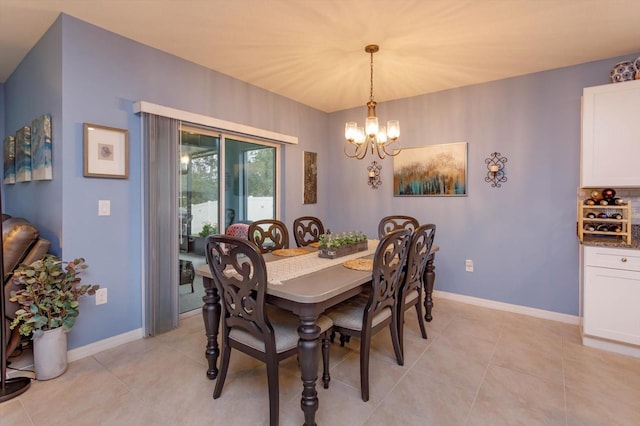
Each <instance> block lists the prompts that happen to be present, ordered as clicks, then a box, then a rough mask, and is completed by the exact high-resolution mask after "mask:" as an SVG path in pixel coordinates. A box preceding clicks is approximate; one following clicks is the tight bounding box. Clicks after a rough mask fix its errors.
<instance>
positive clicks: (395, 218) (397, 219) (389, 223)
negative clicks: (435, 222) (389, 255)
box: [378, 215, 419, 239]
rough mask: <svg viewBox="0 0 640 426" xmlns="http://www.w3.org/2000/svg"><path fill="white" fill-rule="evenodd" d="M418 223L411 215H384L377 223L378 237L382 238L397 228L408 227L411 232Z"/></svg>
mask: <svg viewBox="0 0 640 426" xmlns="http://www.w3.org/2000/svg"><path fill="white" fill-rule="evenodd" d="M418 225H419V223H418V220H417V219H416V218H414V217H411V216H403V215H392V216H385V217H383V218H382V219H380V222H379V223H378V238H380V239H382V237H384V236H385V235H387V234H388V233H389V232H392V231H397V230H398V229H408V230H410V231H411V232H413V231H414V230H415V229H416V228H417V227H418Z"/></svg>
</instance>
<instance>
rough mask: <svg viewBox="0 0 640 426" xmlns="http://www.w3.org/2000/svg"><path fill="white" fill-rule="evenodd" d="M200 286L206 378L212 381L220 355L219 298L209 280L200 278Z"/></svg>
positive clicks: (216, 290) (216, 371)
mask: <svg viewBox="0 0 640 426" xmlns="http://www.w3.org/2000/svg"><path fill="white" fill-rule="evenodd" d="M202 284H203V286H204V296H203V297H202V301H203V302H204V305H203V306H202V318H203V319H204V328H205V333H206V335H207V349H206V350H205V356H206V357H207V361H208V362H209V369H208V370H207V377H208V378H209V379H211V380H213V379H215V378H216V377H217V376H218V366H217V362H218V356H219V355H220V349H219V348H218V330H219V327H220V312H221V308H220V296H219V295H218V289H216V287H215V285H214V283H213V280H212V279H211V278H208V277H202Z"/></svg>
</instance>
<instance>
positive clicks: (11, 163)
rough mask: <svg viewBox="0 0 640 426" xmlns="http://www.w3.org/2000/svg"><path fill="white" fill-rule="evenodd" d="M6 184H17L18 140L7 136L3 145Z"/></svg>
mask: <svg viewBox="0 0 640 426" xmlns="http://www.w3.org/2000/svg"><path fill="white" fill-rule="evenodd" d="M2 159H3V166H4V180H3V182H4V183H7V184H8V183H16V138H15V137H14V136H7V137H6V138H4V143H3V144H2Z"/></svg>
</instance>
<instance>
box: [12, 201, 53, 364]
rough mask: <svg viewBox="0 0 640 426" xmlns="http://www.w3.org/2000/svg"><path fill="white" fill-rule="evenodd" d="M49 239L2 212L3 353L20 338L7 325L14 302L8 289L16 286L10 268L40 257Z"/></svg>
mask: <svg viewBox="0 0 640 426" xmlns="http://www.w3.org/2000/svg"><path fill="white" fill-rule="evenodd" d="M50 246H51V242H50V241H49V240H46V239H44V238H40V233H39V232H38V229H37V228H36V227H35V226H33V225H32V224H31V223H30V222H29V221H28V220H26V219H23V218H18V217H11V216H9V215H6V214H3V215H2V255H3V256H2V257H3V260H4V262H3V263H4V277H3V281H2V282H3V286H4V295H5V297H4V301H5V314H6V318H5V327H6V330H7V334H6V335H7V336H8V338H7V348H6V354H7V357H8V356H10V355H11V354H12V353H13V351H14V350H15V348H16V347H17V346H18V343H19V342H20V334H19V333H18V330H17V329H16V330H11V329H10V328H9V325H10V324H11V320H12V319H13V317H14V315H15V312H16V310H17V309H18V305H17V304H16V303H13V302H10V301H9V297H10V295H11V291H12V290H16V289H17V287H15V286H14V284H13V282H12V280H11V277H12V276H13V271H14V270H15V269H16V268H17V267H18V265H20V264H21V263H32V262H35V261H36V260H38V259H40V258H42V256H44V255H45V254H46V253H47V251H48V250H49V247H50Z"/></svg>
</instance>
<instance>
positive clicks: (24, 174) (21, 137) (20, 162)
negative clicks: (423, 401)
mask: <svg viewBox="0 0 640 426" xmlns="http://www.w3.org/2000/svg"><path fill="white" fill-rule="evenodd" d="M29 181H31V128H30V127H28V126H23V127H21V128H20V129H18V130H17V131H16V182H29Z"/></svg>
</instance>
